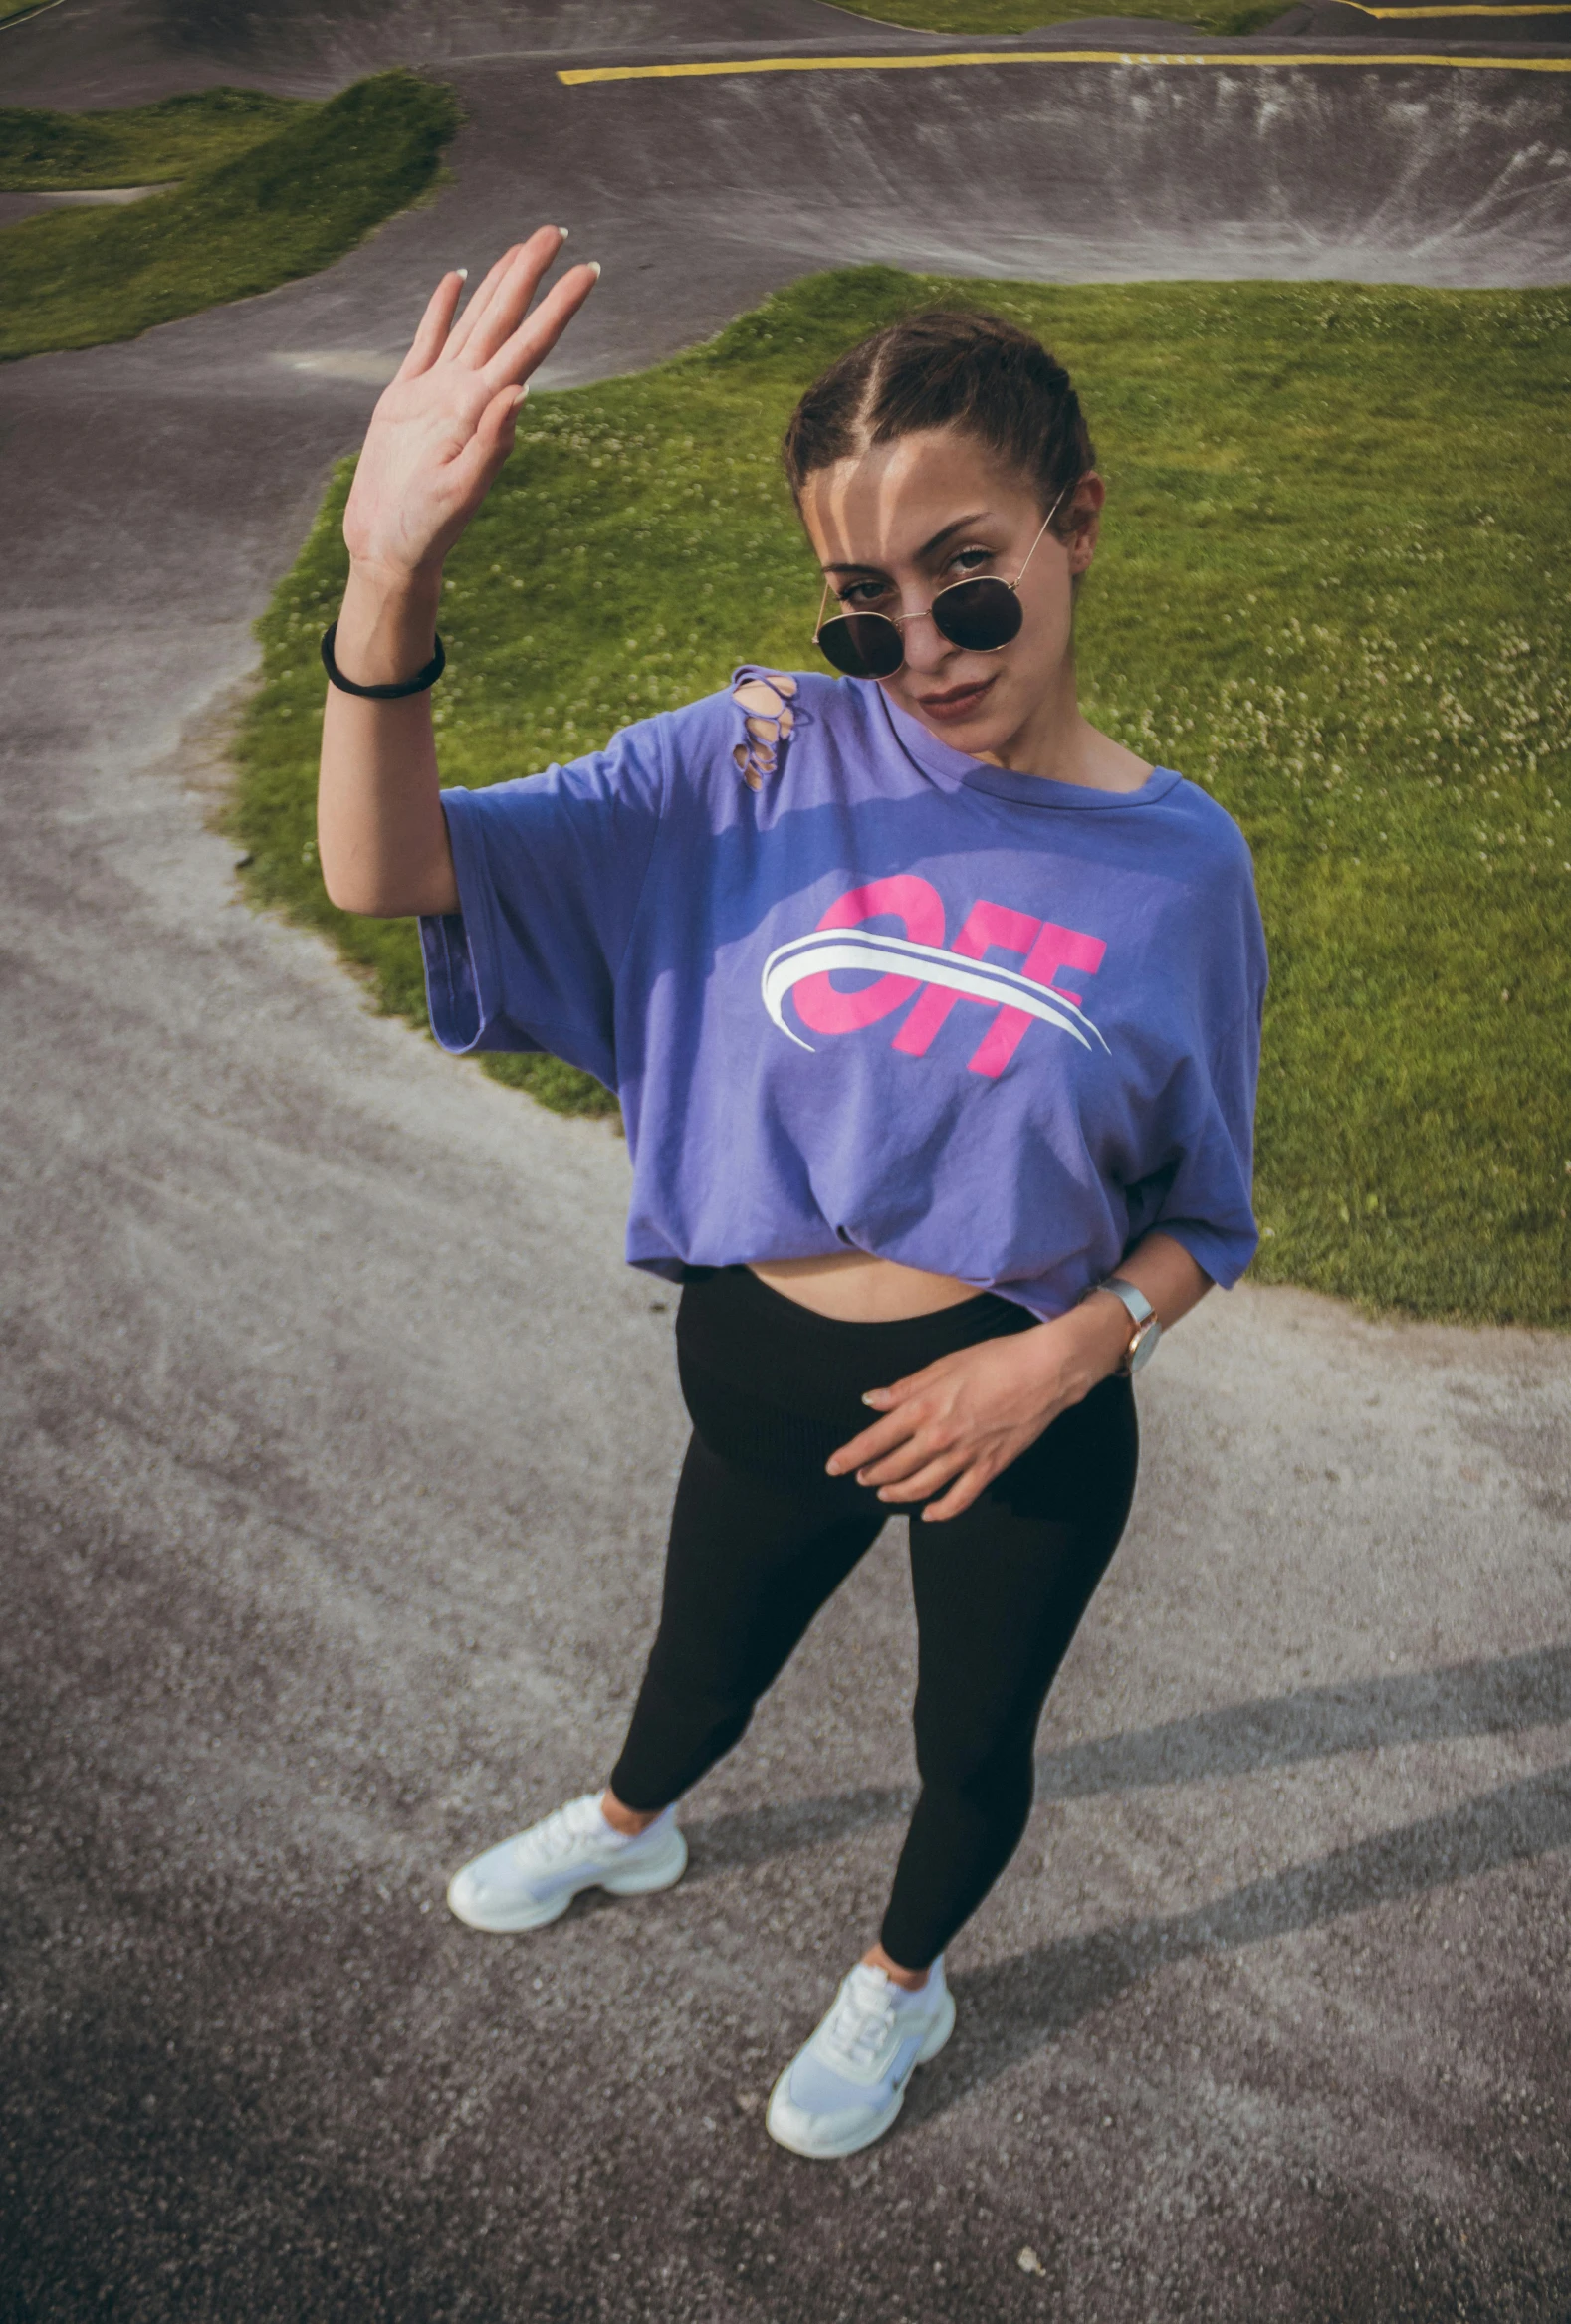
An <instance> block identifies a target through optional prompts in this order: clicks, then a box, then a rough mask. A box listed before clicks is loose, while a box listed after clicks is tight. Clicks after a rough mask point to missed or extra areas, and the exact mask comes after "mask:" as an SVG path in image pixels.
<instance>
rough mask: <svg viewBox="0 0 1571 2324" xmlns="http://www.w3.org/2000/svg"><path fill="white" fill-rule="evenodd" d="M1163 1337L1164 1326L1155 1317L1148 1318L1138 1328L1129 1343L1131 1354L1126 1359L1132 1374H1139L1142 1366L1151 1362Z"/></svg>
mask: <svg viewBox="0 0 1571 2324" xmlns="http://www.w3.org/2000/svg"><path fill="white" fill-rule="evenodd" d="M1161 1337H1162V1326H1161V1325H1160V1324H1159V1323H1158V1322H1157V1319H1156V1317H1155V1316H1147V1318H1146V1320H1145V1322H1144V1323H1143V1324H1141V1325H1140V1326H1138V1328H1137V1330H1136V1332H1135V1336H1134V1338H1133V1339H1132V1340H1131V1341H1130V1343H1129V1354H1128V1355H1127V1356H1126V1357H1125V1359H1124V1362H1125V1365H1126V1366H1127V1367H1128V1369H1129V1371H1130V1372H1138V1371H1139V1370H1140V1367H1141V1366H1142V1364H1147V1363H1149V1362H1150V1360H1151V1358H1152V1357H1153V1356H1155V1354H1156V1352H1157V1342H1158V1341H1159V1340H1160V1339H1161Z"/></svg>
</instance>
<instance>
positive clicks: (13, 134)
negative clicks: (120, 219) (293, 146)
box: [0, 89, 321, 193]
mask: <svg viewBox="0 0 1571 2324" xmlns="http://www.w3.org/2000/svg"><path fill="white" fill-rule="evenodd" d="M320 110H321V107H320V106H314V105H308V104H306V103H304V102H303V101H302V100H301V99H299V98H293V97H270V96H268V94H267V93H266V92H265V91H264V90H260V89H203V90H199V91H198V92H197V93H196V94H195V95H194V96H190V97H166V98H164V99H163V101H162V102H161V104H158V105H139V106H129V107H128V108H126V109H125V110H124V111H121V112H96V113H55V112H39V111H35V110H34V109H32V108H31V107H28V106H11V105H8V106H0V188H3V189H4V190H5V192H7V193H67V192H74V191H80V190H81V189H83V188H85V187H94V186H115V185H157V184H161V183H162V182H163V180H164V179H166V178H182V177H189V176H190V174H191V172H192V170H193V169H210V168H211V167H212V166H213V165H214V164H215V163H216V162H220V161H232V160H233V159H234V158H235V156H236V155H237V154H240V153H244V152H246V151H247V150H248V149H249V148H250V147H251V146H253V145H257V144H260V143H261V142H262V140H263V139H264V138H267V137H274V136H277V134H278V132H279V130H280V129H281V128H283V127H284V125H285V124H286V122H289V121H293V120H296V119H298V118H301V117H303V116H305V115H307V114H310V113H316V112H319V111H320Z"/></svg>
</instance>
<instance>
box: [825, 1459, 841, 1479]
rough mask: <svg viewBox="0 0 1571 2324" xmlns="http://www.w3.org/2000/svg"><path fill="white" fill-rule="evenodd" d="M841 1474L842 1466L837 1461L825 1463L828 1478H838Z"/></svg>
mask: <svg viewBox="0 0 1571 2324" xmlns="http://www.w3.org/2000/svg"><path fill="white" fill-rule="evenodd" d="M839 1473H840V1464H839V1462H838V1461H837V1460H831V1461H826V1462H825V1463H824V1474H825V1475H826V1476H830V1477H837V1476H838V1475H839Z"/></svg>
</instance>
